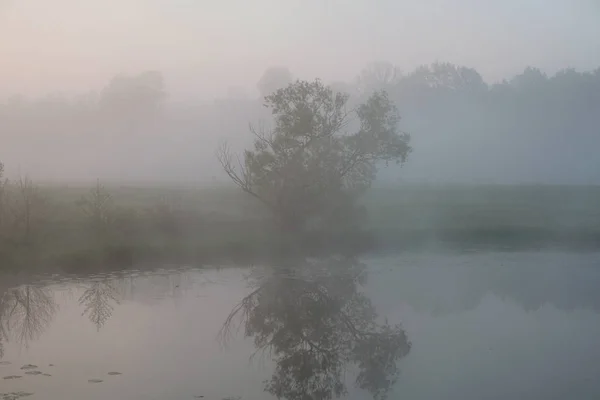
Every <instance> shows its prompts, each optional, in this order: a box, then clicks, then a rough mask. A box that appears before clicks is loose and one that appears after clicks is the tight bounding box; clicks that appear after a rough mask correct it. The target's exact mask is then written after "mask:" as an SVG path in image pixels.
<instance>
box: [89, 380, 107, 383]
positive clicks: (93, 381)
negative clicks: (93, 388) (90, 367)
mask: <svg viewBox="0 0 600 400" xmlns="http://www.w3.org/2000/svg"><path fill="white" fill-rule="evenodd" d="M88 382H89V383H102V382H104V381H103V380H102V379H88Z"/></svg>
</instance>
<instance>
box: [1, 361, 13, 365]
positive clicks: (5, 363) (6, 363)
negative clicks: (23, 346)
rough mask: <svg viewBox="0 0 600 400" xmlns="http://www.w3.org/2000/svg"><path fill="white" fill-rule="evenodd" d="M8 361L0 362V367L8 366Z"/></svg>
mask: <svg viewBox="0 0 600 400" xmlns="http://www.w3.org/2000/svg"><path fill="white" fill-rule="evenodd" d="M10 364H11V362H10V361H0V365H10Z"/></svg>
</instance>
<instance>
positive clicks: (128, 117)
mask: <svg viewBox="0 0 600 400" xmlns="http://www.w3.org/2000/svg"><path fill="white" fill-rule="evenodd" d="M165 99H166V91H165V84H164V79H163V76H162V74H161V73H160V72H157V71H146V72H143V73H141V74H139V75H135V76H127V75H118V76H116V77H114V78H113V79H112V80H111V81H110V83H109V84H108V86H106V87H105V88H104V89H103V90H102V92H101V94H100V100H99V103H100V108H101V109H102V111H103V112H104V113H106V114H108V117H109V118H111V119H112V120H114V121H116V122H119V123H125V124H127V125H128V126H129V127H130V126H131V125H136V124H138V123H141V122H144V121H145V120H147V119H151V118H153V117H154V116H155V115H157V114H158V113H159V112H160V111H162V108H163V105H164V102H165Z"/></svg>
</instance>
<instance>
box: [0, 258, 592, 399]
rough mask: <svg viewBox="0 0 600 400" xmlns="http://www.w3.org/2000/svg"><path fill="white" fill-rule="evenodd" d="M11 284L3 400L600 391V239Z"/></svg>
mask: <svg viewBox="0 0 600 400" xmlns="http://www.w3.org/2000/svg"><path fill="white" fill-rule="evenodd" d="M0 295H1V296H2V297H1V302H0V329H1V331H0V339H1V340H0V344H1V348H0V356H1V357H0V393H2V395H0V399H1V400H4V399H14V398H19V397H27V398H31V399H47V400H58V399H61V400H63V399H77V398H80V399H84V398H85V399H109V398H112V399H156V400H158V399H161V400H164V399H194V398H204V399H207V400H212V399H215V400H220V399H223V398H232V399H236V398H240V399H242V400H246V399H248V400H259V399H269V398H274V395H277V394H279V395H280V396H283V397H287V398H302V396H307V395H309V394H310V395H313V396H314V397H315V398H328V396H333V397H334V398H335V397H336V395H337V394H339V395H341V397H342V398H348V399H369V398H372V397H373V395H376V396H383V395H384V394H387V395H388V398H390V399H428V400H430V399H460V400H465V399H598V398H600V379H598V377H600V254H599V253H561V252H472V253H436V254H433V253H413V254H402V255H393V256H392V255H387V256H378V257H375V256H370V257H365V258H362V259H360V260H357V259H321V260H306V261H305V262H303V263H298V262H294V263H292V262H290V263H289V265H288V264H286V265H278V266H249V267H246V268H240V267H229V266H205V267H203V268H194V267H191V266H177V267H173V266H165V267H164V268H162V269H153V270H151V271H150V270H139V271H137V270H134V271H132V270H130V271H118V272H111V273H106V274H96V275H48V276H43V275H38V276H26V275H24V274H20V275H18V276H14V275H11V276H8V275H0ZM236 311H237V312H236ZM228 316H231V317H232V318H231V320H230V321H229V322H230V324H229V325H225V326H224V323H226V322H227V318H228ZM23 367H25V368H24V369H23ZM357 376H358V380H357ZM5 377H6V378H9V379H3V378H5Z"/></svg>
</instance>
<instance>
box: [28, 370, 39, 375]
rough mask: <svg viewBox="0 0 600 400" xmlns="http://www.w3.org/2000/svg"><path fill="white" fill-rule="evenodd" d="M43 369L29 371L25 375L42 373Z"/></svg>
mask: <svg viewBox="0 0 600 400" xmlns="http://www.w3.org/2000/svg"><path fill="white" fill-rule="evenodd" d="M41 374H42V371H27V372H25V375H41Z"/></svg>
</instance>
